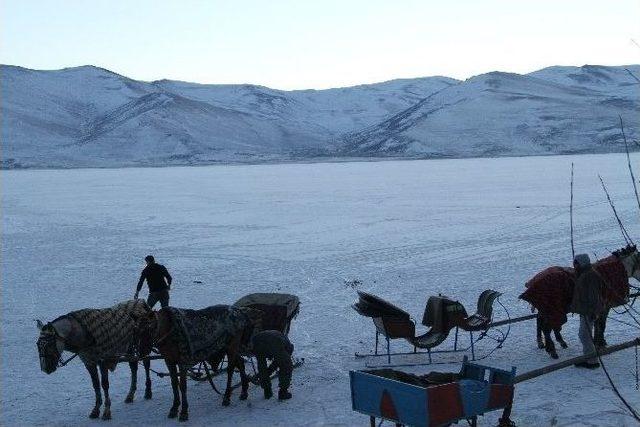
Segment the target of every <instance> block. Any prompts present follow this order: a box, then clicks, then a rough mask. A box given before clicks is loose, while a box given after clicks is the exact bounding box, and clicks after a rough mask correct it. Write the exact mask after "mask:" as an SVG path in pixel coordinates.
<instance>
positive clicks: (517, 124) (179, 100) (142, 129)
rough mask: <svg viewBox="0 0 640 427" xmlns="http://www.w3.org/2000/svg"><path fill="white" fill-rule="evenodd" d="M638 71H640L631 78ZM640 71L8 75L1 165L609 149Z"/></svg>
mask: <svg viewBox="0 0 640 427" xmlns="http://www.w3.org/2000/svg"><path fill="white" fill-rule="evenodd" d="M632 74H633V75H632ZM634 75H635V76H640V66H638V65H632V66H620V67H609V66H583V67H549V68H545V69H542V70H539V71H536V72H533V73H530V74H526V75H519V74H513V73H503V72H492V73H487V74H482V75H479V76H475V77H472V78H470V79H467V80H465V81H459V80H455V79H451V78H447V77H425V78H416V79H403V80H392V81H388V82H383V83H377V84H370V85H360V86H354V87H348V88H339V89H326V90H296V91H282V90H275V89H270V88H267V87H263V86H256V85H203V84H195V83H187V82H179V81H170V80H159V81H155V82H141V81H136V80H132V79H129V78H127V77H125V76H121V75H119V74H116V73H113V72H111V71H108V70H105V69H102V68H97V67H92V66H83V67H76V68H67V69H63V70H57V71H36V70H29V69H26V68H21V67H16V66H8V65H2V66H0V83H1V89H2V92H1V93H0V96H1V98H0V100H1V101H0V102H1V104H0V106H1V109H2V110H1V111H2V166H3V167H4V168H12V167H14V168H15V167H119V166H135V165H154V166H155V165H172V164H174V165H189V164H208V163H220V162H222V163H225V162H265V161H280V160H291V159H311V158H318V157H322V158H326V157H350V158H351V157H393V156H401V157H473V156H497V155H540V154H555V153H581V152H610V151H621V150H623V149H624V146H623V145H622V139H621V136H620V133H619V129H618V115H620V116H622V117H623V119H624V121H625V126H626V129H625V130H626V132H627V138H628V139H637V137H638V132H639V130H640V129H639V124H638V118H639V117H640V116H638V113H639V112H640V84H639V83H638V81H637V80H635V79H634Z"/></svg>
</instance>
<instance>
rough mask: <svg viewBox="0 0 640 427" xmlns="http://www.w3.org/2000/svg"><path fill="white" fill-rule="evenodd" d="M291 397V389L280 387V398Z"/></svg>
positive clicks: (287, 398) (286, 398)
mask: <svg viewBox="0 0 640 427" xmlns="http://www.w3.org/2000/svg"><path fill="white" fill-rule="evenodd" d="M289 399H291V393H289V391H288V390H287V389H286V388H285V389H282V388H281V389H280V391H279V392H278V400H289Z"/></svg>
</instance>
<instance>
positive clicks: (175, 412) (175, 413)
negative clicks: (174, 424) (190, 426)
mask: <svg viewBox="0 0 640 427" xmlns="http://www.w3.org/2000/svg"><path fill="white" fill-rule="evenodd" d="M177 416H178V410H177V409H171V410H170V411H169V414H168V415H167V418H175V417H177Z"/></svg>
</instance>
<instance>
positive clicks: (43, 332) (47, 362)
mask: <svg viewBox="0 0 640 427" xmlns="http://www.w3.org/2000/svg"><path fill="white" fill-rule="evenodd" d="M38 329H40V336H39V337H38V341H37V342H36V345H37V346H38V356H39V358H40V369H41V370H42V372H44V373H46V374H51V373H53V372H54V371H55V370H56V369H58V365H59V364H60V359H61V358H62V351H63V349H64V342H62V340H61V338H60V336H59V335H58V331H56V328H55V327H54V326H53V324H52V323H51V322H49V323H47V324H46V325H43V324H42V322H40V321H38Z"/></svg>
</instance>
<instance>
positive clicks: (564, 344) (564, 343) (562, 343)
mask: <svg viewBox="0 0 640 427" xmlns="http://www.w3.org/2000/svg"><path fill="white" fill-rule="evenodd" d="M560 347H562V348H569V346H568V345H567V343H566V342H561V343H560Z"/></svg>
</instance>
